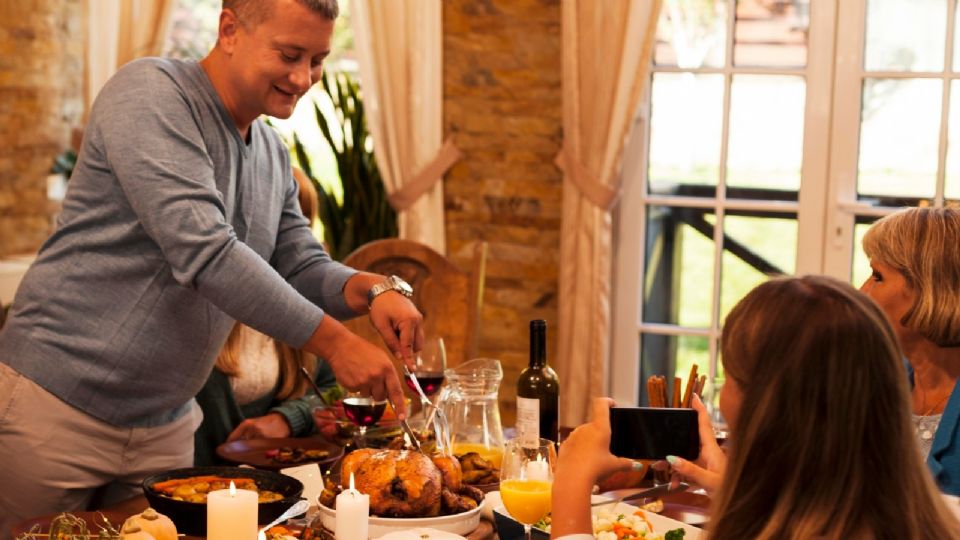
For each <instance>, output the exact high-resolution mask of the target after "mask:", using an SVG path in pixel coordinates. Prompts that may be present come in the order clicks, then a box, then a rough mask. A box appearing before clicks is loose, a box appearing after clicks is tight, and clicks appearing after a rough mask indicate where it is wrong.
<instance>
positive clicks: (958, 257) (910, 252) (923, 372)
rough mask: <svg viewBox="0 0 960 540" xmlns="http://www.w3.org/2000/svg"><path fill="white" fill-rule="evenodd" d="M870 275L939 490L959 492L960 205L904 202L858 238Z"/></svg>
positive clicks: (868, 288) (867, 286)
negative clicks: (899, 353)
mask: <svg viewBox="0 0 960 540" xmlns="http://www.w3.org/2000/svg"><path fill="white" fill-rule="evenodd" d="M863 250H864V252H866V254H867V256H868V257H870V267H871V268H872V269H873V273H872V274H871V276H870V277H869V278H868V279H867V280H866V282H864V284H863V286H862V287H861V288H860V289H861V290H862V291H863V292H865V293H866V294H867V295H868V296H870V297H871V298H872V299H873V300H874V301H876V302H877V304H879V305H880V307H881V308H882V309H883V311H884V313H885V314H886V316H887V318H888V319H889V320H890V324H891V325H893V328H894V331H895V332H896V333H897V337H898V338H899V340H900V346H901V347H902V348H903V353H904V356H905V357H906V361H907V372H908V376H909V378H910V383H911V387H912V390H911V401H912V406H913V418H912V420H913V425H914V432H915V436H916V438H917V442H918V443H919V445H920V449H921V452H922V454H923V456H924V457H925V458H926V460H927V465H928V466H929V468H930V471H931V472H932V473H933V476H934V478H935V479H936V481H937V484H938V485H939V486H940V489H941V490H942V491H944V492H946V493H949V494H952V495H960V429H957V426H958V424H960V392H958V390H957V378H958V377H960V209H955V208H909V209H905V210H901V211H899V212H896V213H894V214H891V215H889V216H887V217H885V218H883V219H881V220H879V221H877V222H876V223H875V224H874V225H873V226H872V227H871V228H870V230H869V231H867V234H866V236H865V237H864V239H863Z"/></svg>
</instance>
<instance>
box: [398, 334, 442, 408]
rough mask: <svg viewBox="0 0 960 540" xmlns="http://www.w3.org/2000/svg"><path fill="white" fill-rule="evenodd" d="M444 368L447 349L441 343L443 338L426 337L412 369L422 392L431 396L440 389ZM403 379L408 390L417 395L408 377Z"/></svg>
mask: <svg viewBox="0 0 960 540" xmlns="http://www.w3.org/2000/svg"><path fill="white" fill-rule="evenodd" d="M446 369H447V350H446V348H445V347H444V345H443V338H441V337H436V338H428V339H427V340H425V341H424V343H423V349H421V350H420V354H418V355H417V361H416V366H415V367H414V369H413V374H414V375H416V376H417V381H419V382H420V388H423V393H424V394H426V395H427V396H428V397H433V395H434V394H436V393H437V392H439V391H440V387H441V386H443V380H444V375H443V372H444V371H445V370H446ZM404 381H406V383H407V387H408V388H409V389H410V391H411V392H413V394H414V395H415V396H417V397H419V394H418V392H417V388H416V387H415V386H414V385H413V381H412V380H410V377H406V376H404Z"/></svg>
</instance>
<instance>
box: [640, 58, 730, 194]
mask: <svg viewBox="0 0 960 540" xmlns="http://www.w3.org/2000/svg"><path fill="white" fill-rule="evenodd" d="M650 107H651V110H650V160H649V161H650V173H649V182H648V184H649V186H650V187H649V189H650V191H651V192H652V193H671V194H676V193H678V192H679V193H683V194H692V193H691V192H692V191H699V192H698V193H696V194H699V195H702V196H708V197H709V196H713V194H714V192H715V189H714V188H713V187H711V188H710V189H707V190H703V189H701V190H691V189H687V190H684V189H683V186H687V185H700V186H716V185H717V182H718V178H719V176H720V141H721V138H722V130H723V76H722V75H699V76H698V75H693V74H690V73H656V74H654V76H653V91H652V94H651V105H650ZM678 186H679V187H678Z"/></svg>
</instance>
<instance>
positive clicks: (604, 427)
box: [550, 398, 643, 538]
mask: <svg viewBox="0 0 960 540" xmlns="http://www.w3.org/2000/svg"><path fill="white" fill-rule="evenodd" d="M613 405H614V402H613V400H612V399H609V398H597V399H594V400H593V418H592V420H591V421H590V422H588V423H586V424H583V425H582V426H580V427H578V428H577V429H575V430H574V431H573V433H571V434H570V437H568V438H567V440H565V441H563V444H562V445H561V446H560V455H559V456H558V457H557V467H556V471H555V472H554V479H553V512H552V523H551V526H550V530H551V535H552V537H553V538H559V537H561V536H564V535H568V534H579V533H584V534H592V533H593V524H592V520H591V518H590V493H591V491H592V490H593V485H594V484H596V483H597V480H598V479H600V478H602V477H604V476H607V475H609V474H611V473H614V472H617V471H626V470H630V469H633V468H634V467H636V466H639V467H643V464H641V463H639V462H636V464H635V462H634V461H633V460H630V459H627V458H619V457H616V456H614V455H612V454H611V453H610V407H611V406H613Z"/></svg>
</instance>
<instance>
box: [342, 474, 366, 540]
mask: <svg viewBox="0 0 960 540" xmlns="http://www.w3.org/2000/svg"><path fill="white" fill-rule="evenodd" d="M369 517H370V496H369V495H364V494H363V493H360V492H359V491H357V490H356V488H354V484H353V473H350V489H348V490H346V491H344V492H343V493H341V494H339V495H337V526H336V531H335V534H336V537H337V540H361V539H363V540H366V538H367V537H368V532H367V527H368V518H369Z"/></svg>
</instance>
